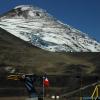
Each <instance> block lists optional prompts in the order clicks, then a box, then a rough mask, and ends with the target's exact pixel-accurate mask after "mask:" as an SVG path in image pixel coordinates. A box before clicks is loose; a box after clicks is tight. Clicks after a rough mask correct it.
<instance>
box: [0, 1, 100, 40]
mask: <svg viewBox="0 0 100 100" xmlns="http://www.w3.org/2000/svg"><path fill="white" fill-rule="evenodd" d="M20 4H31V5H36V6H39V7H41V8H43V9H45V10H47V12H48V13H50V14H51V15H53V16H54V17H56V18H57V19H59V20H60V21H62V22H63V23H66V24H69V25H71V26H73V27H75V28H77V29H79V30H81V31H83V32H85V33H88V34H89V35H90V36H91V37H93V38H96V39H97V40H98V41H100V0H0V14H2V13H4V12H6V11H8V10H10V9H11V8H13V7H14V6H16V5H20Z"/></svg>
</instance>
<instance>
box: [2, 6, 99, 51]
mask: <svg viewBox="0 0 100 100" xmlns="http://www.w3.org/2000/svg"><path fill="white" fill-rule="evenodd" d="M0 27H1V28H3V29H5V30H7V31H8V32H10V33H11V34H13V35H15V36H16V37H19V38H21V39H22V40H24V41H27V42H29V43H31V44H33V45H35V46H37V47H39V48H41V49H44V50H47V51H52V52H63V51H65V52H100V43H98V42H97V41H95V40H93V39H91V38H89V36H88V35H87V34H86V33H83V32H81V31H79V30H77V29H75V28H73V27H71V26H69V25H67V24H63V23H62V22H61V21H59V20H57V19H55V18H54V17H53V16H52V15H50V14H48V13H47V12H46V11H45V10H43V9H40V8H38V7H33V6H30V5H20V6H17V7H15V8H14V9H12V10H11V11H9V12H8V13H6V14H5V15H4V16H2V17H0Z"/></svg>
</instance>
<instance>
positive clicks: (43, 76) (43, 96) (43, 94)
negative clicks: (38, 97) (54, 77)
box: [43, 76, 45, 100]
mask: <svg viewBox="0 0 100 100" xmlns="http://www.w3.org/2000/svg"><path fill="white" fill-rule="evenodd" d="M44 78H45V77H44V76H43V100H44Z"/></svg>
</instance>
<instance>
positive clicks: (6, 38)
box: [0, 28, 100, 75]
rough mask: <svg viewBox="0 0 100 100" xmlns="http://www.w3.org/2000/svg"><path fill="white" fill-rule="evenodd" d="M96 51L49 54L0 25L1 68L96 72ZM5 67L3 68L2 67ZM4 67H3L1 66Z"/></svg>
mask: <svg viewBox="0 0 100 100" xmlns="http://www.w3.org/2000/svg"><path fill="white" fill-rule="evenodd" d="M99 59H100V53H51V52H48V51H44V50H42V49H39V48H37V47H34V46H32V45H31V44H29V43H26V42H24V41H22V40H20V39H19V38H16V37H15V36H13V35H11V34H10V33H8V32H6V31H5V30H3V29H1V28H0V66H1V71H3V70H5V69H6V70H8V69H7V68H8V66H9V67H13V68H16V71H20V72H26V73H28V72H39V73H41V72H48V73H51V74H52V73H56V74H58V73H59V74H61V73H63V74H65V73H66V74H68V75H76V74H83V75H93V73H99V72H98V71H97V70H98V68H99V65H100V63H99ZM6 67H7V68H6ZM4 68H5V69H4Z"/></svg>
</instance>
